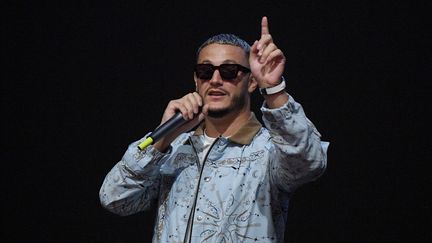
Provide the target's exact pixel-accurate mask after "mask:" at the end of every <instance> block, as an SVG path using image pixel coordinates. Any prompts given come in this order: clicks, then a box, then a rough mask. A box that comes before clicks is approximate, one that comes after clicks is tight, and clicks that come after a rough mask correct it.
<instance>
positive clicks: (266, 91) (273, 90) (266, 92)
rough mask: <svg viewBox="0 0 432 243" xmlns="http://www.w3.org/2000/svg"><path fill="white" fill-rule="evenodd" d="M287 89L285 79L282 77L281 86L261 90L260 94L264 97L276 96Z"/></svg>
mask: <svg viewBox="0 0 432 243" xmlns="http://www.w3.org/2000/svg"><path fill="white" fill-rule="evenodd" d="M285 87H286V84H285V78H284V77H283V76H282V82H280V84H278V85H276V86H273V87H270V88H260V89H259V92H260V93H261V94H262V95H271V94H276V93H277V92H280V91H282V90H284V89H285Z"/></svg>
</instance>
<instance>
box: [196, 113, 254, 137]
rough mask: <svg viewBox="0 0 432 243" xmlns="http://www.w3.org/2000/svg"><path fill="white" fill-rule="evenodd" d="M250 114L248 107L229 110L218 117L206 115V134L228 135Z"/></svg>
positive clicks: (214, 135) (211, 135) (245, 120)
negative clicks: (233, 110) (240, 109)
mask: <svg viewBox="0 0 432 243" xmlns="http://www.w3.org/2000/svg"><path fill="white" fill-rule="evenodd" d="M250 116H251V111H250V109H246V110H242V111H235V112H231V113H229V114H227V115H225V116H223V117H220V118H212V117H206V119H205V127H206V134H207V135H208V136H209V137H218V136H224V137H230V136H232V135H233V134H234V133H235V132H236V131H238V130H239V129H240V128H241V127H242V126H243V125H244V124H245V123H247V121H248V120H249V118H250Z"/></svg>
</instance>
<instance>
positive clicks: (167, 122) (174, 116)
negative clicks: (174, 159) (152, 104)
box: [138, 92, 207, 151]
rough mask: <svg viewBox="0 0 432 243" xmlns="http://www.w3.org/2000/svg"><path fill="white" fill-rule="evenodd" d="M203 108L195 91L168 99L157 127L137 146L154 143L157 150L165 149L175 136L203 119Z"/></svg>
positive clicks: (142, 146) (143, 146)
mask: <svg viewBox="0 0 432 243" xmlns="http://www.w3.org/2000/svg"><path fill="white" fill-rule="evenodd" d="M201 108H202V109H201ZM205 110H207V107H205V109H204V107H203V101H202V98H201V96H200V95H199V94H198V93H197V92H193V93H189V94H187V95H185V96H183V97H182V98H180V99H177V100H172V101H170V102H169V103H168V106H167V108H166V109H165V112H164V114H163V116H162V121H161V124H160V125H159V127H157V128H156V129H155V130H154V131H153V132H152V133H151V134H150V135H149V136H148V137H147V139H146V140H144V141H143V142H142V143H140V144H139V145H138V148H139V149H141V150H142V149H144V148H146V147H147V146H149V145H150V144H154V147H155V148H156V149H157V150H159V151H165V150H166V148H167V147H168V146H169V144H170V143H171V142H172V141H173V140H174V139H175V138H176V137H177V136H179V135H180V134H181V133H183V132H186V131H189V130H190V129H192V128H193V127H195V126H196V125H198V124H199V123H200V122H201V121H202V120H203V119H204V114H203V113H204V111H205Z"/></svg>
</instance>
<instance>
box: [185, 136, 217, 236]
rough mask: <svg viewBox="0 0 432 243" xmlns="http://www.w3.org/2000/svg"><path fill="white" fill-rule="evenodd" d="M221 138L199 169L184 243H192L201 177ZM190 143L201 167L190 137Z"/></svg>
mask: <svg viewBox="0 0 432 243" xmlns="http://www.w3.org/2000/svg"><path fill="white" fill-rule="evenodd" d="M219 138H220V136H219V137H217V138H216V139H215V141H213V143H212V144H211V145H210V148H209V150H208V151H207V153H206V155H205V156H204V159H203V162H202V165H201V166H199V167H198V169H199V177H198V185H197V186H196V189H195V197H194V203H193V204H192V208H191V212H190V214H189V219H188V224H187V227H186V232H185V238H184V241H183V243H190V242H191V239H192V228H193V220H194V218H195V209H196V204H197V199H198V191H199V188H200V185H201V177H202V173H203V171H204V165H205V163H206V161H207V157H208V155H209V154H210V152H211V150H212V149H213V146H214V145H215V144H216V143H217V141H218V140H219ZM189 142H190V143H191V145H192V148H193V150H194V152H195V156H196V159H197V162H198V165H199V164H200V163H199V157H198V153H197V152H196V149H195V146H194V144H193V142H192V140H191V138H190V137H189Z"/></svg>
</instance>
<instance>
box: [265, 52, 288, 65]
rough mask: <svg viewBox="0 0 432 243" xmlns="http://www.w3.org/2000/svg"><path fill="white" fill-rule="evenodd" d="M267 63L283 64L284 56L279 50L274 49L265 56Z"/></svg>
mask: <svg viewBox="0 0 432 243" xmlns="http://www.w3.org/2000/svg"><path fill="white" fill-rule="evenodd" d="M266 61H267V62H272V61H277V62H281V63H284V64H285V55H284V54H283V52H282V51H281V50H280V49H276V50H274V51H272V52H271V53H269V55H268V56H267V60H266Z"/></svg>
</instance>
